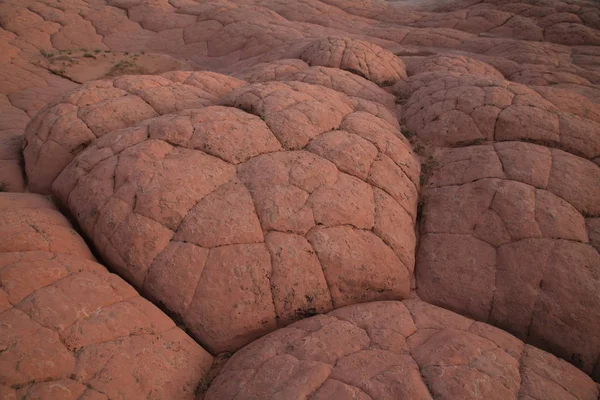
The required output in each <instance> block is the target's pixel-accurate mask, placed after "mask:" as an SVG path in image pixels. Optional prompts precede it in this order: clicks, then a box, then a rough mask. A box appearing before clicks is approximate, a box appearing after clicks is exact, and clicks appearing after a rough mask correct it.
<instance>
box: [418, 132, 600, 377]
mask: <svg viewBox="0 0 600 400" xmlns="http://www.w3.org/2000/svg"><path fill="white" fill-rule="evenodd" d="M434 159H435V163H436V164H437V165H438V167H437V169H436V170H435V171H433V173H432V175H431V177H430V179H429V181H428V188H427V189H426V190H425V193H424V200H423V201H424V203H425V205H424V208H423V218H422V220H421V233H422V236H421V241H420V247H419V251H418V257H417V260H418V265H419V267H418V276H417V279H418V287H419V294H420V295H421V297H422V298H423V299H424V300H426V301H431V302H433V303H434V304H438V305H442V306H444V307H447V308H450V309H452V310H456V311H459V312H461V313H465V314H467V315H471V316H473V317H476V318H477V319H479V320H483V321H488V322H490V323H493V324H495V325H498V326H500V327H502V328H504V329H507V330H508V331H510V332H512V333H514V334H515V335H516V336H517V337H519V338H522V339H527V341H529V342H532V343H535V344H538V345H540V346H542V347H543V348H546V349H548V350H551V351H552V352H554V353H555V354H558V355H560V356H561V357H563V358H565V359H567V360H570V361H572V362H573V363H574V364H575V365H577V366H579V367H581V368H583V369H584V371H586V372H588V373H592V372H593V371H597V369H598V368H599V365H600V364H598V360H599V359H600V334H599V333H600V312H599V310H600V294H599V292H598V287H600V255H599V254H598V251H597V250H596V249H594V248H593V247H592V246H591V245H590V244H589V243H590V237H589V236H588V231H587V229H586V221H585V219H584V216H598V215H600V202H599V201H598V199H599V198H600V185H599V184H598V183H599V182H600V167H598V166H597V165H596V164H594V163H593V162H591V161H588V160H585V159H583V158H579V157H577V156H574V155H571V154H569V153H566V152H564V151H561V150H557V149H548V148H546V147H542V146H538V145H534V144H527V143H519V142H502V143H496V144H494V145H485V146H471V147H465V148H459V149H438V150H437V151H436V153H435V154H434ZM592 244H593V243H592ZM583 337H585V340H582V339H581V338H583ZM596 373H597V372H596Z"/></svg>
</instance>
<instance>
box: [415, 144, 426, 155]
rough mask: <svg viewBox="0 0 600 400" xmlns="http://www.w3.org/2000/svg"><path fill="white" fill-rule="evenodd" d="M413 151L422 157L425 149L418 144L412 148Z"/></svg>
mask: <svg viewBox="0 0 600 400" xmlns="http://www.w3.org/2000/svg"><path fill="white" fill-rule="evenodd" d="M413 150H414V151H415V153H417V154H418V155H420V156H422V155H423V154H425V147H423V146H422V145H420V144H416V145H415V146H414V148H413Z"/></svg>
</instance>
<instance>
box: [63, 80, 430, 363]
mask: <svg viewBox="0 0 600 400" xmlns="http://www.w3.org/2000/svg"><path fill="white" fill-rule="evenodd" d="M221 104H223V105H221V106H208V107H204V108H197V109H193V110H186V111H182V112H179V113H175V114H168V115H164V116H161V117H156V118H150V119H147V120H144V121H142V122H141V123H139V124H137V125H135V126H132V127H129V128H125V129H116V130H113V131H112V132H106V133H104V134H103V135H102V137H100V138H99V139H98V140H96V141H95V142H93V143H92V144H91V145H90V146H89V147H88V148H87V149H85V150H84V151H82V152H81V153H80V154H79V155H77V156H76V157H75V159H74V160H73V161H72V162H71V163H70V164H69V165H68V166H67V167H66V168H65V169H64V170H63V171H62V173H61V174H60V175H59V177H58V178H57V179H56V181H55V182H54V184H53V187H52V188H53V193H54V194H55V195H56V196H57V197H58V198H59V199H60V201H61V202H62V203H63V204H64V205H65V206H67V208H68V209H69V210H70V212H71V213H72V215H73V216H75V217H76V219H77V221H78V223H79V225H80V226H81V228H82V230H83V232H84V233H85V234H86V235H87V236H88V237H89V238H90V239H91V241H92V242H93V243H94V245H95V247H96V249H97V250H98V252H99V254H100V255H101V257H102V258H103V259H104V260H105V261H106V262H107V263H108V265H109V266H110V267H112V268H113V269H114V270H115V271H117V272H118V273H119V274H121V275H122V276H124V277H125V278H126V279H128V280H129V281H130V282H131V283H133V284H134V286H136V287H137V288H139V289H141V290H142V291H143V292H144V294H146V295H148V296H149V297H150V298H151V299H153V300H154V301H156V302H157V303H158V304H161V305H163V306H165V307H166V308H167V309H168V310H169V311H170V312H172V313H174V314H175V315H177V316H179V317H180V318H181V319H182V321H183V322H184V323H185V325H186V327H187V328H188V329H189V331H190V332H191V334H192V335H193V336H194V337H195V338H196V339H198V340H199V341H200V343H202V344H203V345H204V346H206V348H207V349H208V350H209V351H211V352H214V353H217V352H221V351H232V350H236V349H238V348H239V347H241V346H243V345H245V344H247V343H248V342H250V341H251V340H253V339H255V338H257V337H258V336H261V335H263V334H264V333H266V332H269V331H271V330H273V329H275V328H276V327H278V326H284V325H287V324H289V323H291V322H293V321H295V320H297V319H299V318H303V317H306V316H309V315H312V314H316V313H322V312H327V311H330V310H332V309H334V308H338V307H342V306H345V305H349V304H355V303H360V302H367V301H374V300H385V299H404V298H407V297H408V296H409V294H410V292H411V285H412V282H413V270H414V251H415V244H416V238H415V231H414V222H415V218H416V209H417V197H418V195H417V193H418V190H419V187H418V185H419V180H418V179H419V172H420V171H419V162H418V161H417V159H416V157H415V155H414V154H413V153H412V151H411V149H410V145H409V144H408V142H407V141H406V140H404V139H401V137H402V136H401V135H400V134H399V131H398V128H397V127H396V126H394V125H392V124H390V123H388V122H387V121H386V119H384V118H381V117H379V116H378V115H376V114H372V113H370V112H368V111H364V110H369V109H370V107H365V104H368V103H365V100H364V99H357V98H354V97H348V96H346V95H344V94H342V93H339V92H336V91H333V90H331V89H328V88H325V87H323V86H314V85H309V84H306V83H302V82H295V81H291V82H287V83H284V82H273V83H264V84H252V85H247V86H243V87H241V88H239V89H236V90H233V91H232V92H230V93H229V94H227V95H226V96H225V97H224V98H223V99H222V100H221ZM373 109H374V110H375V111H376V112H380V111H381V108H380V107H373ZM242 110H243V111H242ZM388 113H389V112H388Z"/></svg>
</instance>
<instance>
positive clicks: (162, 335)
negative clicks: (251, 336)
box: [0, 194, 212, 400]
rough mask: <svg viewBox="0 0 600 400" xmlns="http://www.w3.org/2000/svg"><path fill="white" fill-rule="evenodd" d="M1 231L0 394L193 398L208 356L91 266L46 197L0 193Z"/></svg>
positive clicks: (6, 396) (121, 284) (122, 283)
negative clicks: (28, 229) (29, 230)
mask: <svg viewBox="0 0 600 400" xmlns="http://www.w3.org/2000/svg"><path fill="white" fill-rule="evenodd" d="M25 225H28V226H30V228H31V230H33V231H35V232H37V233H34V232H27V234H25V233H24V228H23V227H24V226H25ZM0 234H1V235H2V236H1V238H0V243H1V245H0V397H2V398H3V399H17V398H18V399H108V398H110V399H140V400H141V399H150V398H152V399H190V400H191V399H193V398H194V391H195V389H196V387H197V386H198V384H199V383H200V381H201V379H202V378H203V376H204V375H205V374H206V373H207V371H208V369H209V368H210V366H211V363H212V357H211V356H210V355H209V354H208V353H206V352H205V351H204V350H203V349H202V348H201V347H200V346H198V345H197V344H196V343H195V342H194V341H193V340H192V339H191V338H190V337H189V336H187V335H186V334H185V333H184V332H183V331H182V330H181V329H179V328H178V327H176V326H175V324H174V323H173V321H171V320H170V319H169V318H168V317H167V316H166V315H165V314H163V313H162V312H161V311H160V310H159V309H158V308H156V307H155V306H154V305H152V304H151V303H150V302H149V301H147V300H145V299H143V298H141V297H140V295H139V294H138V293H137V292H136V291H135V289H133V288H132V287H131V286H130V285H129V284H127V283H126V282H125V281H123V280H122V279H121V278H119V277H118V276H116V275H114V274H111V273H109V272H108V271H107V270H106V269H105V268H104V267H102V266H101V265H99V264H97V263H95V262H94V261H93V257H92V256H91V254H90V253H89V251H88V250H87V248H86V247H85V244H84V243H83V241H82V240H81V238H80V237H79V236H78V235H77V234H76V233H75V232H74V231H72V230H70V225H69V222H68V221H67V220H66V218H65V217H63V216H62V215H61V214H60V213H59V212H58V211H57V210H56V209H55V208H54V206H53V205H52V203H51V202H50V201H48V200H47V199H45V198H43V197H41V196H38V195H31V194H21V195H13V194H0ZM11 238H12V239H11ZM9 239H10V240H9Z"/></svg>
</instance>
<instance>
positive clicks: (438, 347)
mask: <svg viewBox="0 0 600 400" xmlns="http://www.w3.org/2000/svg"><path fill="white" fill-rule="evenodd" d="M298 395H301V396H304V397H306V398H311V399H334V398H340V399H342V398H343V399H347V398H348V399H349V398H353V399H365V400H366V399H374V400H379V399H434V398H435V399H457V398H460V399H479V398H482V397H484V398H486V399H526V398H557V399H585V400H595V399H596V398H597V396H598V388H597V387H596V384H595V383H594V382H593V381H592V380H591V379H590V378H589V377H588V376H586V375H585V374H584V373H582V372H581V371H579V370H578V369H576V368H575V367H573V366H572V365H570V364H569V363H567V362H565V361H563V360H560V359H558V358H556V357H554V356H552V355H550V354H548V353H545V352H543V351H541V350H539V349H537V348H535V347H532V346H530V345H526V344H524V343H523V342H521V341H520V340H519V339H517V338H515V337H514V336H511V335H510V334H508V333H506V332H504V331H501V330H499V329H498V328H494V327H492V326H490V325H487V324H483V323H481V322H475V321H473V320H470V319H468V318H465V317H462V316H460V315H457V314H454V313H453V312H450V311H447V310H444V309H441V308H438V307H435V306H431V305H428V304H426V303H423V302H421V301H417V300H409V301H404V302H396V301H393V302H375V303H368V304H359V305H353V306H348V307H344V308H341V309H338V310H335V311H333V312H330V313H329V314H327V315H320V316H316V317H312V318H309V319H306V320H303V321H300V322H296V323H295V324H292V325H290V326H288V327H286V328H282V329H280V330H278V331H276V332H273V333H271V334H269V335H267V336H266V337H264V338H261V339H259V340H257V341H256V342H253V343H251V344H250V345H248V346H246V347H245V348H243V349H242V350H240V351H238V352H237V353H236V354H235V355H234V356H233V357H232V358H231V359H230V360H229V361H228V363H227V364H226V365H225V367H224V368H223V369H222V371H221V373H220V374H219V376H217V378H216V379H215V380H214V381H213V383H212V385H211V386H210V388H209V390H208V392H207V393H206V396H205V398H206V399H207V400H211V399H224V398H227V399H242V398H261V399H279V398H290V397H294V396H298Z"/></svg>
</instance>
